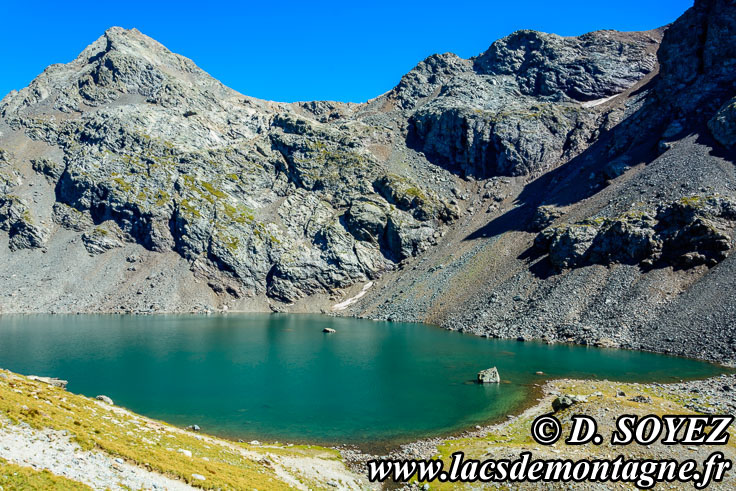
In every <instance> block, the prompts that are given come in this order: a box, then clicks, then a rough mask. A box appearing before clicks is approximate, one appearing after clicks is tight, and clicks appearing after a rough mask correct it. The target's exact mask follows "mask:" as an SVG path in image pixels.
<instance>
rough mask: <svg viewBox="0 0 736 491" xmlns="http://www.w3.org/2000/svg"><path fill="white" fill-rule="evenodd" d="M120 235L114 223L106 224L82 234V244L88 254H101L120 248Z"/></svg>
mask: <svg viewBox="0 0 736 491" xmlns="http://www.w3.org/2000/svg"><path fill="white" fill-rule="evenodd" d="M121 235H122V233H121V232H120V230H119V229H118V228H117V226H116V225H115V223H114V222H112V223H110V222H106V223H105V224H103V225H101V226H98V227H95V228H94V229H92V230H90V231H88V232H85V233H84V234H82V243H83V244H84V247H85V248H86V249H87V251H88V252H89V253H90V254H92V255H94V254H102V253H103V252H107V251H109V250H111V249H116V248H118V247H122V245H123V243H122V241H121Z"/></svg>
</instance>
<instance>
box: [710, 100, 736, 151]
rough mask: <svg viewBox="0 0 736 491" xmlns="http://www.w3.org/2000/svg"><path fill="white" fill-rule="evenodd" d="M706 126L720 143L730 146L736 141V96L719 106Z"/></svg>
mask: <svg viewBox="0 0 736 491" xmlns="http://www.w3.org/2000/svg"><path fill="white" fill-rule="evenodd" d="M708 128H710V131H711V133H712V134H713V136H714V137H715V139H716V140H718V141H719V142H720V143H721V145H723V146H725V147H732V146H733V145H734V143H736V98H733V99H731V100H729V101H728V102H726V103H725V104H724V105H723V106H721V108H720V109H719V110H718V112H717V113H716V114H715V115H714V116H713V117H712V118H711V119H710V121H708Z"/></svg>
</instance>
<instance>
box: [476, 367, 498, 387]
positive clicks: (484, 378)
mask: <svg viewBox="0 0 736 491" xmlns="http://www.w3.org/2000/svg"><path fill="white" fill-rule="evenodd" d="M500 382H501V377H500V376H499V375H498V369H497V368H496V367H493V368H488V369H486V370H481V371H480V372H478V383H479V384H498V383H500Z"/></svg>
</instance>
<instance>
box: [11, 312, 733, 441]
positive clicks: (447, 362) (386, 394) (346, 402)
mask: <svg viewBox="0 0 736 491" xmlns="http://www.w3.org/2000/svg"><path fill="white" fill-rule="evenodd" d="M324 327H331V328H333V329H336V330H337V333H335V334H323V333H322V329H323V328H324ZM0 366H1V367H3V368H7V369H10V370H13V371H16V372H19V373H24V374H36V375H46V376H54V377H59V378H63V379H66V380H68V381H69V386H68V390H70V391H71V392H76V393H82V394H85V395H88V396H96V395H98V394H105V395H107V396H110V397H111V398H112V399H113V400H114V401H115V403H116V404H118V405H121V406H124V407H127V408H129V409H132V410H133V411H136V412H139V413H141V414H144V415H147V416H150V417H154V418H158V419H162V420H165V421H168V422H171V423H174V424H177V425H182V426H186V425H190V424H198V425H199V426H201V427H202V429H203V431H206V432H208V433H213V434H218V435H221V436H228V437H233V438H243V439H246V440H251V439H259V440H267V441H270V440H279V441H295V442H298V441H311V442H321V443H336V442H348V443H356V444H371V443H376V442H384V443H385V442H398V441H402V440H409V439H412V438H418V437H427V436H432V435H439V434H444V433H448V432H451V431H457V430H459V429H463V428H467V427H469V426H472V425H475V424H479V423H483V422H487V421H489V420H491V419H494V418H503V417H504V416H505V415H506V414H508V413H509V411H513V410H514V409H517V408H518V407H519V406H520V405H521V404H522V403H523V402H524V400H525V398H527V397H528V396H529V395H530V394H531V390H532V387H533V385H534V384H535V383H539V382H540V381H541V380H542V379H543V377H540V376H538V375H535V372H536V371H538V370H540V371H543V372H544V373H545V374H546V375H547V376H551V377H561V376H564V377H598V378H608V379H615V380H622V381H623V380H625V381H655V380H656V381H673V380H679V379H681V378H691V377H705V376H710V375H714V374H717V373H719V372H720V371H721V369H720V368H719V367H716V366H714V365H710V364H706V363H700V362H696V361H693V360H688V359H682V358H674V357H667V356H660V355H655V354H651V353H640V352H634V351H622V350H604V349H596V348H585V347H575V346H566V345H545V344H541V343H530V342H526V343H521V342H516V341H502V340H491V339H483V338H478V337H475V336H471V335H465V334H460V333H456V332H449V331H445V330H443V329H439V328H435V327H431V326H425V325H420V324H405V323H388V322H371V321H364V320H355V319H341V318H331V317H327V316H301V315H280V314H279V315H266V314H263V315H260V314H259V315H227V316H212V317H204V316H0ZM491 366H497V367H498V369H499V372H500V374H501V378H502V380H503V381H504V382H505V383H502V384H498V385H490V386H489V385H485V386H482V385H478V384H475V383H473V379H474V378H475V376H476V374H477V372H478V371H480V370H482V369H485V368H488V367H491Z"/></svg>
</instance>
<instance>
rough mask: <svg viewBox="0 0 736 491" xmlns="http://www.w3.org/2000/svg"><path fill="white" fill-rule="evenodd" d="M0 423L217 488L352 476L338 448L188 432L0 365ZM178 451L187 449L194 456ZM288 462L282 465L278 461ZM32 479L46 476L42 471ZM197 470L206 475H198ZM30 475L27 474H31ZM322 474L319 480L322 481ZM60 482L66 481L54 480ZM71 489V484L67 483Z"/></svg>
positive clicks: (316, 483)
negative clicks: (58, 433) (45, 432)
mask: <svg viewBox="0 0 736 491" xmlns="http://www.w3.org/2000/svg"><path fill="white" fill-rule="evenodd" d="M0 373H4V374H5V375H6V376H7V377H8V378H7V379H3V378H1V377H0V413H1V414H2V415H4V416H5V418H0V424H3V421H2V420H3V419H4V420H5V421H7V420H10V421H11V422H13V423H19V422H25V423H28V424H29V425H31V426H32V427H34V428H52V429H56V430H66V431H67V432H68V433H69V434H70V435H71V437H72V440H73V441H76V442H77V443H79V445H80V446H81V447H82V448H84V449H98V450H102V451H104V452H106V453H108V454H110V455H113V456H115V457H121V458H123V459H125V460H126V461H128V462H130V463H134V464H137V465H140V466H144V467H146V468H148V469H150V470H153V471H156V472H158V473H161V474H164V475H167V476H169V477H172V478H178V479H181V480H183V481H185V482H188V483H189V484H191V485H193V486H199V487H204V488H220V489H255V488H257V489H288V488H289V487H290V484H291V485H294V484H296V483H301V484H302V485H303V486H304V487H309V488H312V489H322V488H328V487H329V485H328V484H327V482H326V481H327V480H328V479H327V478H320V476H318V475H316V474H315V473H313V468H314V466H319V467H322V468H330V469H333V470H335V471H336V472H337V474H338V477H337V478H334V479H333V480H335V481H336V482H338V483H339V479H340V477H344V478H345V479H346V481H349V480H350V479H352V478H354V477H355V476H353V475H351V474H350V473H349V472H348V471H347V470H346V469H345V467H344V466H343V465H342V462H340V460H339V459H340V456H339V454H338V453H337V452H336V451H334V450H331V449H327V448H322V447H316V446H281V447H276V446H268V445H263V446H253V445H248V444H240V443H233V442H229V441H225V440H219V439H216V438H212V437H208V436H204V435H199V434H195V433H191V432H187V431H184V430H181V429H178V428H175V427H172V426H169V425H166V424H165V423H161V422H158V421H154V420H151V419H148V418H144V417H142V416H138V415H135V414H133V413H130V412H129V411H126V410H124V409H121V408H118V407H113V406H107V405H105V404H103V403H100V402H98V401H95V400H92V399H89V398H86V397H83V396H79V395H75V394H71V393H69V392H67V391H65V390H63V389H60V388H57V387H52V386H49V385H46V384H44V383H41V382H35V381H31V380H28V379H27V378H25V377H22V376H20V375H16V374H13V373H11V372H7V371H0ZM178 449H186V450H189V451H191V453H192V457H188V456H186V455H184V454H183V453H181V452H179V451H178ZM282 460H283V461H286V462H287V464H282V463H281V461H282ZM37 474H38V475H34V477H33V478H34V479H42V478H47V477H48V476H46V477H43V475H42V474H41V473H37ZM192 474H201V475H203V476H205V477H206V481H204V482H202V481H197V480H196V479H193V478H192ZM29 475H30V474H29ZM322 479H323V480H322ZM54 484H59V487H61V488H63V487H64V486H63V485H62V484H60V483H54ZM72 489H73V488H72Z"/></svg>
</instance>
